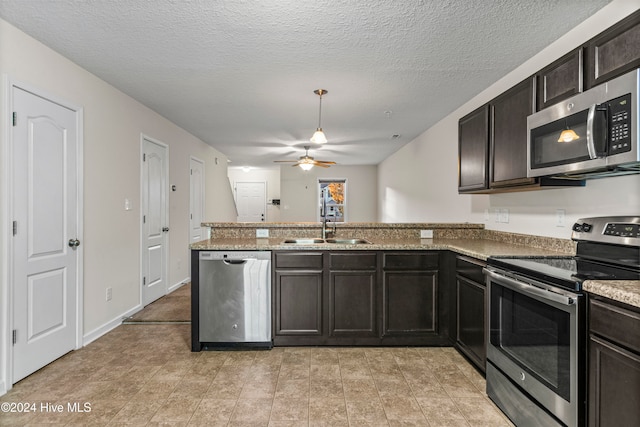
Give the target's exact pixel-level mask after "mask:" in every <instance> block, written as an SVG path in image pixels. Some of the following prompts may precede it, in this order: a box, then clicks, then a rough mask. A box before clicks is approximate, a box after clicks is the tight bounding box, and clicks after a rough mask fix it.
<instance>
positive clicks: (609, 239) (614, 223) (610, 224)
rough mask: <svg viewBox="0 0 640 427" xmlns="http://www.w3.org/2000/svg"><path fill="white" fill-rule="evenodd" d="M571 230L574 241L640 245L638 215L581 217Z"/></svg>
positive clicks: (639, 219) (639, 221)
mask: <svg viewBox="0 0 640 427" xmlns="http://www.w3.org/2000/svg"><path fill="white" fill-rule="evenodd" d="M571 230H572V231H573V233H572V234H571V239H573V240H575V241H587V242H600V243H613V244H616V245H625V246H634V247H640V216H610V217H594V218H583V219H579V220H578V221H576V223H575V224H573V227H572V228H571Z"/></svg>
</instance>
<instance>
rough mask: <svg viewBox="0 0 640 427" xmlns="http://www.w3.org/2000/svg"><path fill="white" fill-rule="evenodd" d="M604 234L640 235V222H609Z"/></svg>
mask: <svg viewBox="0 0 640 427" xmlns="http://www.w3.org/2000/svg"><path fill="white" fill-rule="evenodd" d="M602 234H604V235H606V236H620V237H640V224H620V223H608V224H607V226H606V227H605V229H604V231H603V232H602Z"/></svg>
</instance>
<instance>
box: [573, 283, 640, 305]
mask: <svg viewBox="0 0 640 427" xmlns="http://www.w3.org/2000/svg"><path fill="white" fill-rule="evenodd" d="M582 287H583V289H584V290H585V291H587V292H589V293H592V294H594V295H599V296H601V297H605V298H609V299H612V300H614V301H618V302H622V303H625V304H629V305H632V306H634V307H638V308H640V280H586V281H585V282H584V283H583V284H582Z"/></svg>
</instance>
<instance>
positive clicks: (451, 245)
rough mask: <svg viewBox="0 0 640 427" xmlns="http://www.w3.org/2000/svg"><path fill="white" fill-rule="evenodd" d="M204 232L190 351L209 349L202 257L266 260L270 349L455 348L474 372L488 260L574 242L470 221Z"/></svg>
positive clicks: (197, 248)
mask: <svg viewBox="0 0 640 427" xmlns="http://www.w3.org/2000/svg"><path fill="white" fill-rule="evenodd" d="M202 226H203V227H210V230H211V238H210V239H208V240H203V241H201V242H196V243H193V244H192V245H191V249H192V278H193V286H192V299H193V300H192V322H193V323H192V326H193V327H192V349H193V350H194V351H199V350H200V349H202V347H203V346H205V344H204V343H201V342H200V341H201V340H200V338H199V335H198V328H199V326H198V319H199V312H198V309H199V297H198V295H199V284H198V283H199V271H200V270H199V268H200V265H199V263H200V254H201V253H202V252H203V251H244V252H248V251H264V252H267V251H268V252H270V253H271V260H272V262H271V268H272V272H271V276H270V277H271V287H270V289H271V293H272V295H271V309H272V310H271V317H272V319H271V323H272V331H273V344H274V345H276V346H279V345H432V346H450V345H452V344H454V343H456V345H457V346H458V347H459V348H461V349H462V350H463V351H464V350H467V352H466V353H468V355H469V356H470V358H472V359H475V360H476V361H477V365H478V366H479V367H480V369H483V365H484V354H483V353H484V352H483V350H482V348H483V347H484V328H483V327H478V325H480V326H482V325H483V324H484V317H485V316H484V313H485V296H484V295H485V291H484V280H483V278H482V267H483V266H484V261H485V260H486V259H487V258H488V257H490V256H496V255H498V256H536V257H541V256H542V257H547V256H555V257H557V256H567V255H573V253H574V245H573V242H571V241H570V240H563V239H552V238H546V237H535V236H527V235H520V234H512V233H500V232H495V231H489V230H485V229H484V226H483V225H482V224H469V223H393V224H390V223H339V224H328V225H327V227H326V229H325V233H323V232H322V228H323V224H321V223H203V224H202ZM257 235H259V236H268V237H256V236H257ZM323 235H324V236H325V239H321V237H322V236H323ZM421 235H422V236H425V235H426V236H431V237H429V238H421ZM356 242H359V243H356ZM234 325H235V323H234ZM478 341H480V344H479V345H478V344H477V343H478ZM476 347H477V348H476Z"/></svg>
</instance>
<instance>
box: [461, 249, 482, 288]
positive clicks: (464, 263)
mask: <svg viewBox="0 0 640 427" xmlns="http://www.w3.org/2000/svg"><path fill="white" fill-rule="evenodd" d="M485 265H487V264H486V263H485V262H484V261H481V260H478V259H474V258H469V257H465V256H460V255H459V256H457V257H456V274H458V275H459V276H462V277H466V278H467V279H471V280H473V281H474V282H476V283H478V284H480V285H483V284H484V282H485V280H484V275H483V274H482V269H483V268H484V266H485Z"/></svg>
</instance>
